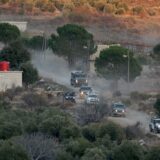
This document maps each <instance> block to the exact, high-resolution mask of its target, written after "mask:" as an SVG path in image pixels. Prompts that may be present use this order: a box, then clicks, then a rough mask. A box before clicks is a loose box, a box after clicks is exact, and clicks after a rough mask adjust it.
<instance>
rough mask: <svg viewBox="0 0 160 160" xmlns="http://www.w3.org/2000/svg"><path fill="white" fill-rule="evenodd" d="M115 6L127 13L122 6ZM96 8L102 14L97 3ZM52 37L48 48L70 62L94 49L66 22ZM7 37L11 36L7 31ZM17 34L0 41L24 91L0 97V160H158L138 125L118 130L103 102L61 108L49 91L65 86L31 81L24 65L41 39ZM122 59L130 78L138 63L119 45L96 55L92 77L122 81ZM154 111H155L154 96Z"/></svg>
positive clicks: (136, 96) (30, 69) (1, 55)
mask: <svg viewBox="0 0 160 160" xmlns="http://www.w3.org/2000/svg"><path fill="white" fill-rule="evenodd" d="M6 2H7V1H6ZM58 2H59V1H58ZM58 2H57V3H58ZM107 2H109V1H107ZM90 3H91V2H90ZM41 5H43V4H41ZM57 5H58V6H59V7H63V6H61V5H60V4H57ZM77 5H78V4H77ZM117 5H118V4H117ZM120 7H124V8H126V10H127V6H125V5H122V6H121V5H120ZM99 9H100V10H103V5H102V4H101V3H100V4H99ZM121 12H122V11H121ZM4 25H5V30H12V29H13V30H15V27H13V28H12V26H10V25H8V24H4ZM3 27H4V26H3ZM16 30H17V29H16ZM13 32H14V31H13ZM17 33H19V31H18V32H17ZM57 33H58V35H57V36H56V35H54V34H52V35H51V37H50V39H49V40H47V42H48V45H49V47H50V48H51V49H52V50H53V53H55V54H56V55H59V56H63V57H67V58H68V59H69V58H71V59H69V61H72V63H73V60H72V57H74V56H75V57H77V55H78V56H79V57H80V58H81V57H83V58H86V57H87V58H88V54H89V55H90V54H92V53H94V51H95V50H96V46H95V43H94V37H93V36H92V35H91V34H90V33H88V32H87V31H86V30H85V29H84V28H83V27H81V26H78V25H72V24H67V25H64V26H62V27H59V28H58V29H57ZM9 34H10V35H12V32H9ZM17 35H18V36H17V38H16V39H15V40H12V41H10V38H7V39H6V40H5V41H4V40H3V38H2V40H0V41H1V42H2V43H4V44H5V47H4V48H3V49H2V51H1V52H0V60H7V61H10V63H11V69H12V70H17V69H18V70H19V69H20V70H22V71H23V73H24V75H23V78H24V79H23V81H24V83H25V84H26V85H27V87H26V88H13V89H10V90H7V91H6V92H2V93H0V160H11V159H16V160H125V159H126V160H135V159H136V160H154V159H155V160H156V159H159V147H156V148H155V146H154V147H152V146H151V145H150V144H142V143H140V141H139V140H140V139H141V138H146V139H147V138H148V139H149V140H150V136H151V135H145V133H144V132H143V131H142V130H141V128H140V127H139V123H137V124H135V125H133V126H128V127H121V126H119V125H117V124H115V123H113V122H111V121H109V120H108V119H107V118H108V110H107V109H108V105H107V104H106V103H100V104H99V105H97V106H96V107H95V108H91V107H90V108H87V107H86V106H84V107H83V108H80V110H77V114H76V115H75V113H74V111H75V110H74V111H72V110H73V108H72V106H69V107H70V109H71V111H69V110H67V108H66V107H65V103H64V101H63V99H61V97H62V96H60V95H59V94H54V95H52V90H53V91H57V90H58V91H59V90H62V91H65V89H66V88H65V87H64V86H63V87H62V86H59V85H57V84H52V83H49V85H48V84H46V83H45V81H44V80H41V81H37V80H38V79H39V77H38V72H37V70H36V69H35V68H34V66H33V65H32V64H31V63H30V61H31V55H30V52H29V49H28V48H32V49H35V50H39V49H40V48H41V44H42V43H43V37H40V36H36V37H33V38H31V39H26V40H24V39H23V38H22V37H21V35H19V34H17ZM8 37H9V36H8ZM65 44H67V45H66V46H65ZM27 45H29V47H28V48H27ZM78 50H80V52H77V51H78ZM66 51H67V52H66ZM66 53H67V54H66ZM86 55H87V56H86ZM128 55H129V57H130V69H131V70H130V72H131V73H130V81H132V80H134V79H135V78H136V77H137V76H139V75H140V74H141V71H142V67H141V64H140V63H139V62H138V61H137V59H136V58H135V57H134V54H133V53H131V52H130V51H129V50H128V49H126V48H123V47H119V46H112V47H110V48H109V49H105V50H103V51H102V52H101V54H100V56H99V57H98V58H97V59H96V63H95V66H96V71H97V73H98V75H99V76H102V77H104V78H106V79H113V80H116V81H117V80H118V79H120V78H123V79H124V80H127V78H128V77H127V75H126V73H127V66H128V63H127V62H128V61H127V58H129V57H127V56H128ZM87 58H86V59H85V60H88V59H87ZM72 63H71V64H72ZM108 68H109V69H108ZM41 86H42V87H41ZM58 87H60V88H58ZM57 88H58V89H57ZM116 96H117V97H120V96H121V93H120V92H116ZM130 97H131V100H135V101H136V100H137V101H141V100H146V99H148V98H149V97H148V96H147V95H145V94H140V93H137V92H134V93H132V94H131V95H130ZM126 102H127V101H126ZM74 107H75V106H74ZM154 107H155V109H157V111H158V113H159V107H160V106H159V98H158V97H157V101H156V102H155V105H154ZM89 109H91V110H92V111H93V112H91V111H90V110H89ZM105 118H106V119H105Z"/></svg>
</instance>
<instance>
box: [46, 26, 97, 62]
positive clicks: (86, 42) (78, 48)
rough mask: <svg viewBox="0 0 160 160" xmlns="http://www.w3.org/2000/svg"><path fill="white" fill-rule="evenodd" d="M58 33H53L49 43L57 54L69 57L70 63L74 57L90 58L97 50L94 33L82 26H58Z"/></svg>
mask: <svg viewBox="0 0 160 160" xmlns="http://www.w3.org/2000/svg"><path fill="white" fill-rule="evenodd" d="M57 33H58V35H55V34H52V35H51V38H50V40H49V45H50V47H51V49H52V50H53V52H54V53H55V54H57V55H58V56H63V57H66V58H68V61H69V62H70V63H72V62H71V61H73V59H74V57H79V58H88V57H89V55H90V54H93V53H94V52H95V51H96V47H95V43H94V40H93V35H92V34H91V33H89V32H87V31H86V30H85V29H84V28H83V27H82V26H78V25H76V24H66V25H64V26H62V27H58V28H57ZM73 63H74V62H73Z"/></svg>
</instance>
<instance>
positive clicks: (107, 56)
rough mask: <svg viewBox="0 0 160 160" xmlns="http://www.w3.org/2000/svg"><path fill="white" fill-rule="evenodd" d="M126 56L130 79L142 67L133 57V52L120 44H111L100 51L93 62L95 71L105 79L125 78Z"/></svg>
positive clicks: (139, 71)
mask: <svg viewBox="0 0 160 160" xmlns="http://www.w3.org/2000/svg"><path fill="white" fill-rule="evenodd" d="M128 55H129V57H128ZM128 58H129V74H130V80H134V79H135V78H136V77H137V76H139V75H140V74H141V71H142V67H141V66H140V64H139V63H138V61H137V60H136V59H135V58H134V56H133V53H131V52H130V51H129V50H128V49H126V48H123V47H121V46H111V47H109V48H107V49H104V50H102V51H101V53H100V56H99V57H98V58H96V62H95V67H96V72H97V73H98V74H99V75H100V76H102V77H104V78H106V79H117V80H118V79H120V78H123V79H124V80H127V76H128Z"/></svg>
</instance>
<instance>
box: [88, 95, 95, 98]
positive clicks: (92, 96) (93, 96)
mask: <svg viewBox="0 0 160 160" xmlns="http://www.w3.org/2000/svg"><path fill="white" fill-rule="evenodd" d="M89 97H91V98H97V95H89Z"/></svg>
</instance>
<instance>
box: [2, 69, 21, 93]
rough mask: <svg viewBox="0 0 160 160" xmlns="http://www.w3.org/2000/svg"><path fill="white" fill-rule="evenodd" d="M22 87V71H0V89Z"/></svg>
mask: <svg viewBox="0 0 160 160" xmlns="http://www.w3.org/2000/svg"><path fill="white" fill-rule="evenodd" d="M12 87H22V71H0V91H5V90H6V89H10V88H12Z"/></svg>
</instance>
